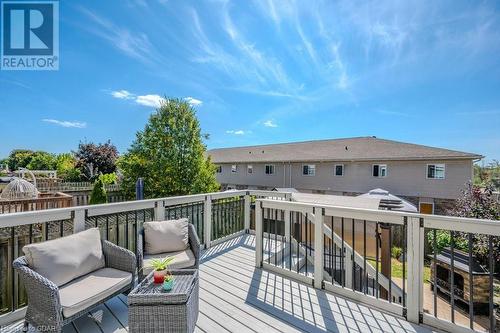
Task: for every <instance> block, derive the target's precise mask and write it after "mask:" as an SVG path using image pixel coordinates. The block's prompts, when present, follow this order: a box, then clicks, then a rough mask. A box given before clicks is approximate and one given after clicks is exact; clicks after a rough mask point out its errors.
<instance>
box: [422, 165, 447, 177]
mask: <svg viewBox="0 0 500 333" xmlns="http://www.w3.org/2000/svg"><path fill="white" fill-rule="evenodd" d="M430 165H434V166H436V165H442V166H443V178H436V177H429V166H430ZM425 178H426V179H433V180H443V179H446V163H427V165H426V166H425Z"/></svg>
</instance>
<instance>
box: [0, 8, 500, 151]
mask: <svg viewBox="0 0 500 333" xmlns="http://www.w3.org/2000/svg"><path fill="white" fill-rule="evenodd" d="M59 67H60V69H59V71H53V72H46V71H38V72H19V71H17V72H14V71H11V72H9V71H0V114H1V119H2V130H1V131H0V142H1V144H0V156H5V155H7V154H8V152H9V151H10V150H11V149H14V148H31V149H41V150H47V151H51V152H64V151H69V150H72V149H75V148H76V146H77V145H78V142H79V141H80V140H87V141H94V142H103V141H106V140H108V139H111V141H112V142H113V143H115V144H116V145H117V146H118V148H119V150H120V151H121V152H124V151H126V149H127V148H128V147H129V145H130V143H131V142H132V140H133V139H134V137H135V133H136V131H137V130H139V129H142V128H143V126H144V124H145V123H146V121H147V119H148V116H149V115H150V113H151V112H152V111H153V110H154V107H155V105H156V104H157V103H158V100H159V98H161V97H160V96H165V95H166V96H172V97H179V98H186V99H187V100H189V101H190V102H191V103H192V105H193V106H194V107H195V108H196V109H197V113H198V116H199V118H200V122H201V126H202V129H203V131H204V132H205V133H209V134H210V139H209V140H208V141H207V145H208V147H209V148H215V147H227V146H236V145H250V144H261V143H273V142H288V141H298V140H311V139H323V138H337V137H351V136H365V135H376V136H378V137H382V138H388V139H394V140H400V141H406V142H414V143H420V144H427V145H434V146H440V147H446V148H451V149H458V150H463V151H470V152H474V153H480V154H483V155H486V156H487V160H491V159H500V7H499V5H498V2H494V1H491V2H488V1H457V0H454V1H423V0H418V1H379V0H378V1H359V2H358V1H338V2H337V1H335V2H334V1H326V0H325V1H273V0H262V1H173V0H157V1H153V0H151V1H146V0H142V1H130V0H129V1H124V0H121V1H61V2H60V65H59Z"/></svg>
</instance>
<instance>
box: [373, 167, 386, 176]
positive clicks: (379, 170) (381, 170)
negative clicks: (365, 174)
mask: <svg viewBox="0 0 500 333" xmlns="http://www.w3.org/2000/svg"><path fill="white" fill-rule="evenodd" d="M372 175H373V177H378V178H383V177H385V176H387V165H386V164H374V165H373V168H372Z"/></svg>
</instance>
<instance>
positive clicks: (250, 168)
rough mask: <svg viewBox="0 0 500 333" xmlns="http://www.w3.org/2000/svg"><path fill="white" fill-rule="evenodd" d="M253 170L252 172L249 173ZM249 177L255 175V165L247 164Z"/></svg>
mask: <svg viewBox="0 0 500 333" xmlns="http://www.w3.org/2000/svg"><path fill="white" fill-rule="evenodd" d="M249 170H252V172H248V171H249ZM247 175H253V164H247Z"/></svg>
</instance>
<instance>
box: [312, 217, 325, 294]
mask: <svg viewBox="0 0 500 333" xmlns="http://www.w3.org/2000/svg"><path fill="white" fill-rule="evenodd" d="M323 241H324V234H323V209H322V208H319V207H315V208H314V288H317V289H321V288H322V287H323V269H324V268H323V248H324V244H323Z"/></svg>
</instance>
